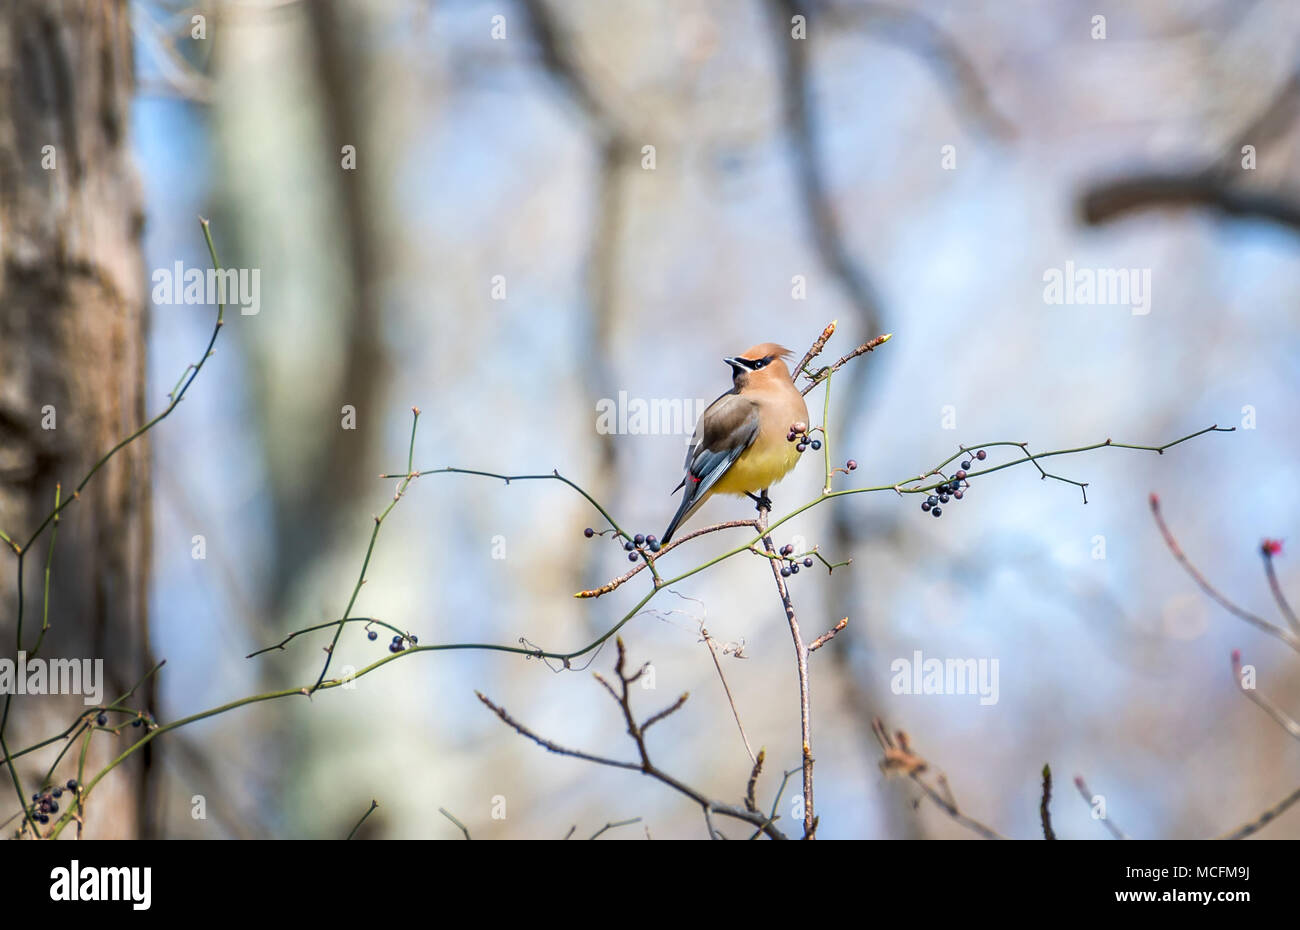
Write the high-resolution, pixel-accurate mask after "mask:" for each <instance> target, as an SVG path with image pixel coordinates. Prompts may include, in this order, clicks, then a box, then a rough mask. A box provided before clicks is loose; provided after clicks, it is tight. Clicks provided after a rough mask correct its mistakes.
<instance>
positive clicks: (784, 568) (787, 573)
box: [781, 565, 790, 578]
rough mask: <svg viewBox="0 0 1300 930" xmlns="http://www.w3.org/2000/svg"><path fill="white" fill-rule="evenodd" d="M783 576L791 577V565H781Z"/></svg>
mask: <svg viewBox="0 0 1300 930" xmlns="http://www.w3.org/2000/svg"><path fill="white" fill-rule="evenodd" d="M781 577H782V578H789V577H790V566H789V565H782V566H781Z"/></svg>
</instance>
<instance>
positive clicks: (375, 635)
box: [366, 630, 379, 643]
mask: <svg viewBox="0 0 1300 930" xmlns="http://www.w3.org/2000/svg"><path fill="white" fill-rule="evenodd" d="M378 638H379V634H378V633H376V632H375V631H374V630H371V631H370V632H369V633H367V634H366V639H368V640H370V641H371V642H372V643H373V642H374V641H375V640H377V639H378Z"/></svg>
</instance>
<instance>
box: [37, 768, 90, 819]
mask: <svg viewBox="0 0 1300 930" xmlns="http://www.w3.org/2000/svg"><path fill="white" fill-rule="evenodd" d="M66 787H67V789H68V790H69V791H79V790H80V786H79V785H78V784H77V780H76V779H75V778H69V779H68V783H67V786H66ZM61 797H63V788H61V787H59V786H57V785H56V786H55V787H53V788H46V789H45V790H44V791H38V792H37V793H36V794H34V795H32V806H31V808H30V810H31V815H32V820H34V821H36V822H37V823H41V824H45V823H49V822H50V815H51V814H57V813H58V812H59V798H61Z"/></svg>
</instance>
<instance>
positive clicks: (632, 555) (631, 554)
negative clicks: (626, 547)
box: [627, 552, 636, 562]
mask: <svg viewBox="0 0 1300 930" xmlns="http://www.w3.org/2000/svg"><path fill="white" fill-rule="evenodd" d="M627 560H628V561H629V562H635V561H636V553H635V552H629V553H628V554H627Z"/></svg>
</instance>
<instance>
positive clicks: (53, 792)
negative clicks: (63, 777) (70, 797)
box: [50, 788, 63, 798]
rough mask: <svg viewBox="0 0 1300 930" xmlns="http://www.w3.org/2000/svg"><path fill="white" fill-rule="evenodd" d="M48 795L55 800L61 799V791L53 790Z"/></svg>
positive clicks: (60, 789) (58, 789)
mask: <svg viewBox="0 0 1300 930" xmlns="http://www.w3.org/2000/svg"><path fill="white" fill-rule="evenodd" d="M50 794H52V795H53V796H54V797H56V798H61V797H63V789H62V788H55V789H54V790H53V791H51V792H50Z"/></svg>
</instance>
